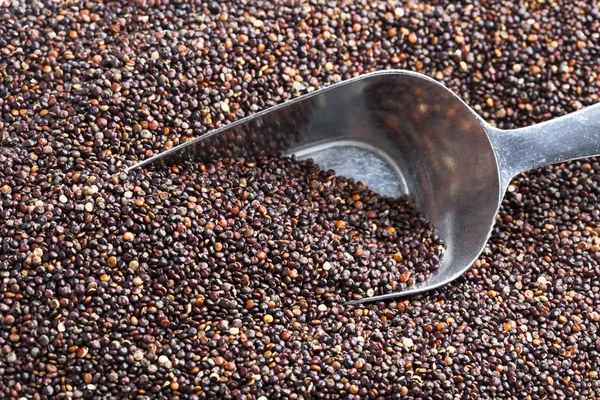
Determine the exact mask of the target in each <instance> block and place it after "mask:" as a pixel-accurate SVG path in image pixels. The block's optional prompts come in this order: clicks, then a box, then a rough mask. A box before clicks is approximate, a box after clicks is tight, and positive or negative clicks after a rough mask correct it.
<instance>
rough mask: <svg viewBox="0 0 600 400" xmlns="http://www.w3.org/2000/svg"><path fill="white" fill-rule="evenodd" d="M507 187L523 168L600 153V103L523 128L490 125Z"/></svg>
mask: <svg viewBox="0 0 600 400" xmlns="http://www.w3.org/2000/svg"><path fill="white" fill-rule="evenodd" d="M487 132H488V136H489V138H490V140H491V142H492V145H493V147H494V151H495V152H496V158H497V160H498V164H499V167H500V170H501V173H502V184H503V187H504V188H506V187H507V186H508V184H509V182H510V180H511V179H512V178H513V177H514V176H515V175H517V174H519V173H521V172H525V171H528V170H530V169H534V168H538V167H542V166H545V165H550V164H556V163H559V162H563V161H568V160H574V159H578V158H583V157H591V156H596V155H600V104H595V105H593V106H589V107H586V108H584V109H581V110H579V111H576V112H574V113H571V114H567V115H565V116H562V117H559V118H555V119H552V120H550V121H546V122H542V123H539V124H536V125H532V126H528V127H525V128H519V129H510V130H502V129H497V128H493V127H490V126H488V127H487Z"/></svg>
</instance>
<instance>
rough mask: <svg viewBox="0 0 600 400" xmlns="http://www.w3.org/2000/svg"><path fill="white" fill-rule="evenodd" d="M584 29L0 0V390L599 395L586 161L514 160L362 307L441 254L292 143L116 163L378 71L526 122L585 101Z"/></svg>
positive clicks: (426, 257)
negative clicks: (494, 193) (476, 203)
mask: <svg viewBox="0 0 600 400" xmlns="http://www.w3.org/2000/svg"><path fill="white" fill-rule="evenodd" d="M599 27H600V10H599V9H598V8H597V7H596V6H593V5H592V4H591V3H590V2H586V1H569V2H558V1H556V2H551V1H516V2H514V3H513V4H511V3H507V2H500V1H488V2H481V1H473V2H469V3H465V4H452V2H450V1H435V2H418V1H410V2H396V1H386V2H383V1H382V2H376V3H372V2H367V1H357V2H352V3H351V4H349V2H326V1H309V2H305V3H301V4H297V3H293V2H288V3H285V2H277V3H267V2H263V1H252V2H250V1H242V2H227V1H226V2H204V1H185V2H184V1H168V0H162V1H146V0H139V1H132V2H121V1H114V2H109V1H107V2H99V1H79V2H75V1H54V2H50V1H45V2H40V1H13V2H4V3H3V4H2V6H0V377H1V378H0V397H2V398H7V399H22V398H24V399H76V398H89V399H104V398H123V399H126V398H138V399H144V398H152V399H199V398H203V399H204V398H207V399H208V398H234V399H260V400H264V399H267V398H268V399H277V398H282V399H283V398H290V399H300V398H304V399H310V398H349V399H378V398H427V399H455V398H457V399H471V398H472V399H477V398H507V399H521V398H527V399H541V398H547V399H563V398H574V399H589V398H596V397H600V381H599V379H598V370H599V365H598V352H599V351H600V339H599V337H598V327H599V322H600V311H599V306H600V293H599V291H600V268H599V266H598V260H599V257H600V253H599V250H600V239H599V238H598V232H599V231H598V229H599V221H600V215H599V207H598V195H599V192H600V187H599V185H598V183H599V181H600V175H599V172H600V164H599V163H598V160H597V159H586V160H580V161H574V162H570V163H563V164H560V165H555V166H550V167H546V168H543V169H539V170H535V171H531V172H529V173H527V174H523V175H520V176H519V177H517V178H516V179H515V180H514V181H513V182H512V183H511V185H510V186H509V189H508V193H507V194H506V196H505V199H504V201H503V203H502V205H501V208H500V210H499V213H498V216H497V219H496V225H495V227H494V230H493V232H492V237H491V239H490V241H489V243H488V246H487V247H486V249H485V250H484V252H483V254H482V255H481V257H480V258H479V259H478V260H477V261H476V262H475V264H474V266H473V267H472V268H471V269H470V270H469V271H468V272H467V273H466V274H465V275H464V276H463V277H462V278H460V279H459V280H458V281H456V282H454V283H452V284H450V285H447V286H445V287H444V288H442V289H440V290H435V291H432V292H430V293H427V294H424V295H422V296H418V297H410V298H406V299H401V300H397V301H387V302H379V303H375V304H366V305H348V304H345V303H344V301H345V300H347V299H353V298H359V297H364V296H370V295H375V294H380V293H388V292H390V291H392V290H396V289H402V288H404V287H406V286H408V285H410V284H412V283H414V282H415V281H418V280H422V279H425V278H426V277H427V274H429V273H431V271H432V270H434V269H435V268H436V267H437V265H438V264H439V258H440V257H441V256H442V254H441V253H442V250H441V247H442V246H443V242H442V241H441V240H440V238H438V237H437V236H436V235H435V232H434V229H433V227H432V226H431V225H430V224H429V223H428V222H427V221H426V220H425V219H424V218H423V217H422V216H420V215H419V214H418V208H417V209H415V206H414V205H412V204H409V203H407V202H405V201H403V200H401V199H399V200H397V199H388V198H384V197H382V196H379V195H378V194H376V193H373V192H371V191H370V190H369V189H368V188H366V187H365V186H364V185H362V184H361V183H360V182H354V181H352V180H351V179H345V178H343V177H337V176H335V175H334V174H333V173H332V171H320V170H319V169H318V168H317V166H315V165H314V164H312V163H311V162H310V161H298V160H295V159H293V158H283V157H268V158H260V159H253V160H250V159H235V160H232V159H227V160H221V161H211V162H206V163H196V164H188V165H179V166H176V167H172V168H166V169H165V168H162V169H161V168H157V169H155V170H151V171H148V170H144V169H140V170H135V171H134V172H131V173H129V174H126V173H125V172H124V170H125V168H126V167H128V166H131V165H134V164H135V163H137V162H140V161H142V160H145V159H147V158H149V157H151V156H152V155H155V154H158V153H160V152H161V151H164V150H166V149H169V148H172V147H174V146H177V145H179V144H181V143H184V142H186V141H187V140H190V139H192V138H194V137H198V136H199V135H202V134H203V133H206V132H208V131H210V130H212V129H215V128H219V127H221V126H224V125H226V124H228V123H230V122H232V121H236V120H237V119H239V118H241V117H243V116H246V115H250V114H252V113H254V112H256V111H259V110H262V109H265V108H267V107H269V106H272V105H275V104H280V103H282V102H284V101H286V100H289V99H292V98H294V97H297V96H299V95H302V94H305V93H308V92H311V91H313V90H316V89H318V88H320V87H324V86H327V85H329V84H331V83H334V82H339V81H342V80H344V79H348V78H351V77H354V76H357V75H360V74H363V73H366V72H370V71H375V70H382V69H386V68H399V69H409V70H413V71H418V72H421V73H424V74H426V75H429V76H431V77H433V78H434V79H436V80H438V81H440V82H442V83H444V84H445V85H446V86H448V87H449V88H450V89H451V90H453V91H454V92H456V93H457V94H458V95H460V96H461V97H462V98H464V99H465V101H467V102H468V103H469V104H470V105H471V106H472V107H473V108H474V109H475V110H476V111H477V112H478V113H479V114H480V115H481V116H482V117H484V118H485V119H486V120H488V121H489V122H491V123H493V124H494V125H495V126H498V127H501V128H516V127H520V126H525V125H530V124H534V123H538V122H541V121H544V120H548V119H550V118H554V117H557V116H560V115H564V114H566V113H568V112H572V111H575V110H578V109H580V108H582V107H584V106H588V105H591V104H594V103H595V102H597V100H598V90H599V88H600V77H599V76H598V71H599V66H600V65H599V61H598V60H599V59H600V58H599V55H598V50H599V49H600V40H599V38H600V34H599V33H598V32H599ZM243 185H245V187H244V186H243ZM340 200H344V202H341V201H340ZM373 225H374V227H373Z"/></svg>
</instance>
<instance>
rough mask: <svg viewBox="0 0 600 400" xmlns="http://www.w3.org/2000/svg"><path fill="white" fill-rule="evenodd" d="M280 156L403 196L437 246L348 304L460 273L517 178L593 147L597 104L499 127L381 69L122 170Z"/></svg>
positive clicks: (442, 92)
mask: <svg viewBox="0 0 600 400" xmlns="http://www.w3.org/2000/svg"><path fill="white" fill-rule="evenodd" d="M281 152H284V153H287V154H296V155H297V156H298V157H299V158H313V159H314V160H315V162H317V163H318V164H319V165H320V166H321V167H322V168H325V169H334V170H335V171H336V173H337V174H339V175H343V176H346V177H352V178H354V179H355V180H357V181H358V180H360V181H362V182H364V183H365V184H367V185H368V186H369V187H370V188H371V189H373V190H375V191H377V192H379V193H380V194H383V195H388V196H393V197H397V196H400V195H403V196H406V197H408V198H409V199H410V200H411V201H414V202H415V203H416V204H417V205H418V206H419V209H420V211H421V212H422V213H423V214H424V215H425V216H426V217H427V218H428V219H429V220H430V221H431V222H432V223H433V224H434V225H435V227H436V228H437V229H438V232H439V235H440V237H441V238H442V239H443V240H444V242H445V244H446V246H447V249H446V252H445V254H444V258H443V260H442V262H441V266H440V268H439V270H438V271H436V272H435V273H433V274H432V276H431V277H430V278H429V279H428V280H427V281H424V282H421V283H419V284H417V285H416V286H415V287H413V288H410V289H408V290H404V291H401V292H396V293H390V294H385V295H381V296H375V297H371V298H365V299H362V300H359V301H358V302H366V301H373V300H383V299H389V298H393V297H397V296H406V295H411V294H415V293H420V292H424V291H427V290H431V289H434V288H437V287H440V286H442V285H445V284H446V283H448V282H451V281H452V280H454V279H456V278H458V277H459V276H460V275H462V274H463V273H464V272H465V271H466V270H467V269H468V268H469V267H470V266H471V264H472V263H473V262H474V261H475V260H476V259H477V258H478V257H479V254H480V253H481V251H482V250H483V248H484V246H485V243H486V241H487V239H488V237H489V235H490V232H491V229H492V226H493V224H494V217H495V214H496V211H497V210H498V207H499V206H500V202H501V201H502V196H503V195H504V192H505V190H506V188H507V187H508V184H509V182H510V180H511V179H512V178H513V177H514V176H515V175H516V174H518V173H520V172H524V171H527V170H529V169H533V168H536V167H540V166H543V165H549V164H553V163H557V162H561V161H566V160H571V159H576V158H581V157H587V156H593V155H598V154H600V104H599V105H595V106H591V107H588V108H585V109H583V110H580V111H577V112H575V113H573V114H569V115H567V116H564V117H561V118H557V119H554V120H552V121H548V122H544V123H541V124H538V125H534V126H530V127H527V128H522V129H515V130H499V129H496V128H493V127H492V126H490V125H489V124H488V123H486V122H485V121H483V120H482V119H481V118H480V117H479V116H478V115H477V114H476V113H475V112H474V111H473V110H472V109H471V108H469V106H467V105H466V104H465V103H464V102H463V101H462V100H461V99H460V98H458V97H457V96H456V95H455V94H454V93H452V92H451V91H450V90H448V89H447V88H445V87H444V86H443V85H441V84H440V83H438V82H436V81H434V80H432V79H430V78H428V77H426V76H424V75H421V74H417V73H414V72H409V71H401V70H387V71H381V72H375V73H371V74H367V75H364V76H360V77H358V78H354V79H350V80H347V81H344V82H341V83H338V84H335V85H332V86H329V87H327V88H324V89H321V90H318V91H315V92H312V93H310V94H307V95H304V96H302V97H298V98H296V99H294V100H291V101H288V102H287V103H284V104H281V105H278V106H275V107H272V108H269V109H267V110H265V111H262V112H260V113H257V114H255V115H253V116H250V117H247V118H244V119H242V120H239V121H237V122H235V123H232V124H230V125H228V126H226V127H224V128H222V129H218V130H215V131H213V132H210V133H207V134H205V135H203V136H201V137H199V138H196V139H194V140H192V141H190V142H187V143H185V144H183V145H181V146H178V147H176V148H173V149H170V150H168V151H165V152H164V153H161V154H159V155H157V156H154V157H152V158H150V159H148V160H145V161H143V162H140V163H139V164H137V165H134V166H132V167H130V168H129V169H130V170H131V169H134V168H139V167H142V166H149V165H151V164H156V163H159V162H164V163H167V164H173V163H177V162H181V161H183V160H185V159H192V160H202V161H207V160H210V159H214V158H218V157H248V156H256V155H268V154H273V153H281Z"/></svg>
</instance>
